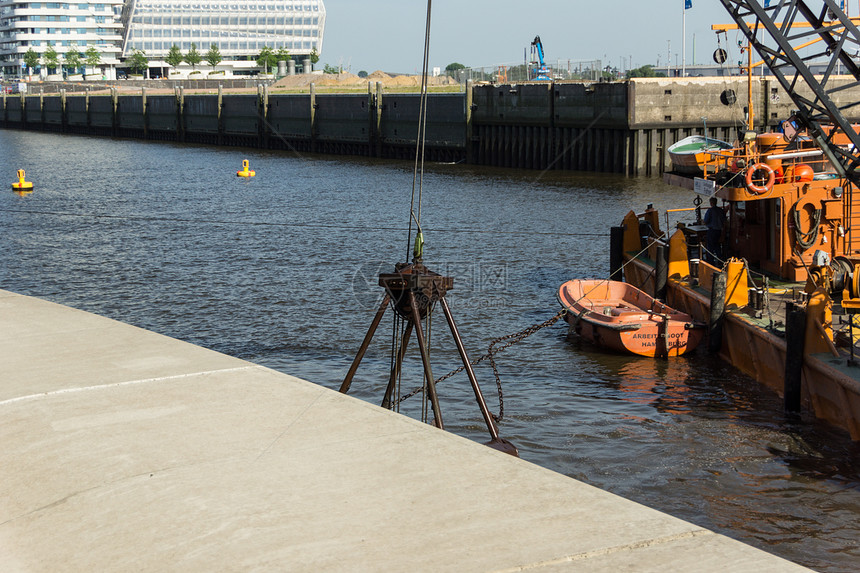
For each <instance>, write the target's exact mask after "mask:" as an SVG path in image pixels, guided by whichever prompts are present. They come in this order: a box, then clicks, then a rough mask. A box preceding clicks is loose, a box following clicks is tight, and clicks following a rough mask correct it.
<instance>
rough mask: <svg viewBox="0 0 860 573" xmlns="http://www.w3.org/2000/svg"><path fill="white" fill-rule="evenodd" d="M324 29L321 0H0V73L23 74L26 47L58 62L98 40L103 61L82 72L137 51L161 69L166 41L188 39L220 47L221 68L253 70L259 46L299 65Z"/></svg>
mask: <svg viewBox="0 0 860 573" xmlns="http://www.w3.org/2000/svg"><path fill="white" fill-rule="evenodd" d="M324 29H325V6H324V5H323V0H78V1H77V2H69V1H66V2H41V1H39V2H30V1H28V0H0V72H2V74H3V75H4V76H6V77H17V76H19V75H26V74H27V70H26V69H25V67H24V54H25V53H26V52H27V51H28V50H30V49H32V50H34V51H35V52H36V53H37V54H38V55H39V57H40V58H42V59H44V53H45V50H47V49H48V47H53V48H54V50H55V51H56V52H57V53H58V54H59V63H60V64H61V65H62V63H63V56H64V54H66V53H68V52H69V51H71V50H72V49H76V50H77V51H78V52H79V53H82V54H83V53H84V52H86V51H87V50H88V49H89V48H90V47H95V48H96V49H97V50H98V51H99V54H100V59H101V62H100V66H99V68H98V70H96V69H93V68H91V67H90V68H88V70H87V71H88V72H92V73H97V72H98V73H104V75H106V76H107V77H109V78H111V79H113V77H114V69H115V68H116V67H123V63H122V61H121V60H123V59H125V58H128V57H129V56H131V55H132V54H133V53H134V51H135V50H142V51H143V52H144V53H145V55H146V57H147V58H148V59H149V60H150V63H151V67H153V68H162V69H166V68H168V67H169V66H167V64H166V62H164V58H165V56H167V53H168V52H169V51H170V48H171V46H173V45H174V44H175V45H176V46H178V47H179V49H180V51H181V52H182V53H183V54H187V53H188V51H189V50H190V49H191V44H192V43H193V44H196V46H197V50H198V52H199V53H200V54H201V56H204V55H205V54H206V52H207V51H208V50H209V48H210V46H212V44H215V45H216V46H218V50H219V51H220V53H221V56H222V58H223V62H222V64H220V65H219V66H218V69H219V70H222V71H224V72H226V73H228V74H230V73H233V72H236V73H240V74H241V73H252V72H256V71H257V65H256V61H255V60H256V58H257V55H259V53H260V51H261V50H262V49H263V47H264V46H268V47H269V48H272V50H273V51H277V50H279V49H281V48H283V49H286V50H288V51H289V53H290V56H291V57H292V59H294V60H297V61H298V62H299V64H301V62H302V60H303V59H305V58H307V57H308V56H309V55H310V54H311V53H312V52H314V51H315V52H316V53H317V54H319V53H321V52H322V43H323V31H324ZM42 64H44V62H42ZM202 65H203V66H205V65H206V64H205V62H204V63H203V64H202ZM189 69H190V67H189ZM37 70H38V72H39V74H40V75H41V76H42V77H45V75H46V74H47V72H48V71H49V70H48V69H47V68H46V66H44V65H40V66H38V67H37ZM37 70H31V71H33V72H34V73H35V72H36V71H37ZM54 71H55V72H57V73H60V71H61V70H59V69H57V70H54ZM79 71H80V70H79Z"/></svg>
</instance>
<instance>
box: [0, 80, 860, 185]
mask: <svg viewBox="0 0 860 573" xmlns="http://www.w3.org/2000/svg"><path fill="white" fill-rule="evenodd" d="M840 82H843V83H848V82H849V79H847V78H846V79H841V78H839V79H835V80H831V84H832V87H838V85H839V83H840ZM147 89H148V88H147V87H141V88H140V93H139V94H131V95H128V94H122V95H120V93H119V92H118V91H117V90H116V89H115V88H114V89H112V90H111V91H110V93H109V94H107V95H104V94H99V95H93V94H90V93H89V92H87V93H83V94H78V93H67V92H61V93H60V94H58V95H50V94H39V95H34V94H30V95H3V96H2V98H0V127H3V128H11V129H24V130H36V131H55V132H64V133H79V134H92V135H103V136H112V137H128V138H142V139H154V140H166V141H180V142H183V141H187V142H194V143H205V144H212V145H233V146H244V147H253V148H264V149H287V150H294V151H303V152H317V153H329V154H340V155H358V156H368V157H381V158H395V159H410V158H412V157H414V153H415V145H416V140H417V138H418V133H419V129H418V122H417V117H418V113H419V107H420V98H419V96H418V94H388V93H383V91H382V89H381V86H380V85H379V84H376V86H375V88H374V86H373V84H368V92H367V93H366V94H317V93H316V92H315V89H314V86H313V85H312V86H311V88H310V93H308V94H270V93H269V91H268V86H262V85H259V86H257V93H256V94H253V93H252V94H224V93H223V90H222V89H220V88H219V89H218V93H217V94H214V93H213V94H206V95H199V94H194V95H191V94H188V95H186V94H185V93H184V90H183V89H182V88H179V87H177V88H176V89H175V91H174V94H170V95H150V94H147ZM748 90H749V96H750V98H749V99H750V100H751V101H752V108H753V115H754V118H755V124H756V129H757V130H759V131H763V130H766V129H769V128H772V127H775V126H776V125H777V124H778V122H779V121H781V120H783V119H785V118H787V117H789V116H790V115H791V112H792V109H793V108H794V104H793V102H792V100H791V98H790V97H789V96H788V94H786V93H785V92H784V91H783V90H782V88H781V87H780V86H779V84H778V83H777V82H776V80H774V79H773V78H754V80H753V82H752V84H751V86H750V87H749V88H748V87H747V83H746V80H745V78H738V77H729V78H637V79H633V80H629V81H624V82H606V83H585V82H576V83H532V84H520V85H490V84H479V85H471V84H469V85H467V88H466V91H465V93H459V94H457V93H455V94H430V96H429V98H428V103H427V106H428V114H427V124H426V126H425V130H426V139H425V141H426V143H425V157H426V159H428V160H429V161H446V162H466V163H470V164H476V165H487V166H494V167H510V168H519V169H540V170H545V169H554V170H574V171H602V172H611V173H622V174H626V175H659V174H661V173H662V172H663V171H664V170H666V169H668V168H669V167H670V160H669V157H668V154H667V153H666V149H667V148H668V147H669V146H670V145H672V144H673V143H675V142H676V141H679V140H681V139H683V138H685V137H687V136H689V135H693V134H703V133H704V132H705V130H707V133H708V135H709V136H710V137H715V138H718V139H723V140H726V141H729V142H731V141H733V140H735V139H736V138H737V137H738V134H739V132H741V131H743V130H744V129H745V123H746V117H747V115H746V113H747V111H746V109H747V101H748ZM798 92H799V93H801V94H802V95H804V96H806V97H810V98H811V97H812V94H811V93H810V92H809V90H807V89H806V88H803V87H801V88H798ZM833 97H834V99H835V100H836V102H837V104H840V105H844V104H848V103H850V102H856V101H860V88H856V87H850V88H848V89H844V90H841V91H835V92H833ZM852 112H853V113H854V114H856V115H857V116H856V117H852V116H851V115H850V114H849V116H848V117H849V119H850V120H853V121H860V112H857V111H853V108H852Z"/></svg>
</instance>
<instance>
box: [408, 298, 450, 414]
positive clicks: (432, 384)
mask: <svg viewBox="0 0 860 573" xmlns="http://www.w3.org/2000/svg"><path fill="white" fill-rule="evenodd" d="M408 292H409V306H411V307H412V324H413V325H414V326H415V338H416V339H418V349H419V350H421V362H422V363H423V364H424V378H425V379H426V380H427V394H428V395H429V397H430V404H431V405H432V406H433V415H434V417H435V420H434V421H435V422H436V427H437V428H439V429H440V430H444V429H445V428H444V424H443V423H442V410H441V409H440V407H439V396H438V395H437V394H436V381H435V379H434V378H433V370H432V369H431V368H430V354H429V353H428V352H427V345H426V342H425V340H424V331H423V330H422V329H421V315H420V314H418V303H417V301H416V300H415V293H414V292H413V291H412V290H411V289H410V290H409V291H408Z"/></svg>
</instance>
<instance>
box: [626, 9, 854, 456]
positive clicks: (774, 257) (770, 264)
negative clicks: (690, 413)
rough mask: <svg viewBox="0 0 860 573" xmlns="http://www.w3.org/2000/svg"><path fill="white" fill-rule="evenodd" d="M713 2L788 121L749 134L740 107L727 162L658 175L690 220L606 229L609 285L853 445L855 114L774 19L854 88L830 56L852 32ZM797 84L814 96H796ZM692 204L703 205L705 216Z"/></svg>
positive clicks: (799, 12) (815, 14)
mask: <svg viewBox="0 0 860 573" xmlns="http://www.w3.org/2000/svg"><path fill="white" fill-rule="evenodd" d="M721 2H723V4H724V5H725V7H726V8H727V10H728V11H729V13H730V14H731V15H732V16H733V17H734V18H735V21H736V22H737V24H738V25H737V29H739V30H740V31H741V32H742V33H744V34H745V35H746V37H747V39H748V41H749V43H750V46H751V47H755V49H756V50H757V51H758V52H759V54H760V55H761V56H762V58H763V59H764V62H765V64H767V66H768V67H769V68H770V69H771V71H772V72H773V74H774V76H775V77H776V79H777V80H778V81H779V83H780V85H781V86H782V88H783V89H784V90H785V91H786V93H788V94H789V96H790V97H791V98H792V100H793V101H794V103H795V104H796V105H797V108H798V110H797V112H796V115H795V116H793V117H792V118H790V119H789V120H787V121H785V122H783V123H782V124H781V128H782V131H781V132H780V133H755V131H754V130H753V129H754V124H753V121H752V117H753V115H752V109H751V108H752V106H751V104H750V107H749V117H748V121H749V123H748V126H747V127H746V131H745V132H743V133H742V136H741V137H740V138H739V142H738V143H736V144H735V149H733V150H732V151H731V152H730V153H728V154H727V153H726V152H725V151H721V152H719V153H713V154H710V155H709V157H708V158H706V159H705V160H704V161H703V164H702V165H701V167H702V173H703V174H704V176H703V177H698V178H689V177H685V176H683V175H678V174H667V176H666V177H665V180H666V181H667V182H668V183H670V184H673V185H679V186H682V187H686V188H689V189H690V190H691V191H693V190H695V191H696V192H697V193H698V196H694V197H695V200H694V201H693V204H694V206H691V207H687V208H684V209H673V210H671V211H674V212H676V213H677V212H678V211H690V212H693V211H695V220H691V221H690V222H688V223H683V222H681V223H677V224H676V225H675V229H674V230H673V231H671V232H670V231H669V229H668V227H669V224H668V217H669V214H668V213H667V214H666V218H665V219H663V217H662V216H661V215H660V214H659V213H658V212H657V211H656V210H654V209H652V208H651V207H650V206H649V207H648V208H647V209H645V210H644V212H642V213H638V214H637V213H635V212H632V211H631V212H630V213H629V214H628V215H627V216H626V217H625V218H624V221H623V224H622V225H621V226H620V227H615V228H613V230H612V247H611V251H612V255H611V256H612V261H611V265H610V266H611V268H612V270H611V278H615V279H618V278H620V276H621V274H622V273H623V278H624V281H625V282H627V283H628V284H631V285H633V286H635V287H637V288H640V289H642V290H645V291H646V292H648V293H651V294H654V295H655V296H657V297H658V298H662V299H663V300H665V302H666V304H668V305H670V306H671V307H673V308H676V309H679V310H680V311H682V312H685V313H687V314H689V315H690V316H691V317H692V318H693V319H695V320H699V321H704V322H707V324H708V328H709V337H708V348H709V350H710V351H711V352H714V353H718V354H719V356H720V357H722V358H724V359H725V360H727V361H728V362H730V363H731V364H733V365H734V366H736V367H737V368H738V369H740V370H741V371H743V372H745V373H746V374H748V375H750V376H752V377H754V378H755V379H756V380H758V381H759V382H761V383H763V384H765V385H767V386H768V387H770V388H772V389H773V390H774V391H776V392H778V393H780V394H782V395H783V396H784V398H785V408H786V410H787V411H789V412H807V413H810V414H813V415H814V416H816V417H818V418H820V419H824V420H827V421H829V422H831V423H833V424H835V425H837V426H840V427H842V428H844V429H845V430H847V431H848V432H849V433H850V435H851V436H852V438H854V439H855V440H860V362H858V361H857V360H855V352H856V350H855V346H856V344H857V341H858V334H860V333H858V332H857V331H856V328H855V326H857V325H856V324H855V314H857V313H860V191H858V185H860V134H858V130H857V127H856V126H855V125H852V124H851V123H850V122H849V121H848V120H847V119H846V118H845V114H843V109H847V108H849V107H851V106H853V105H854V104H855V102H850V103H849V104H847V105H843V106H842V107H840V106H838V105H836V104H835V103H834V101H833V100H832V99H831V95H832V94H834V93H835V92H837V91H838V88H833V87H832V86H830V85H828V81H829V80H830V72H829V71H828V73H826V74H825V75H823V76H814V75H813V74H812V73H811V72H810V71H809V67H808V66H807V61H806V58H802V57H801V56H800V55H799V54H798V53H797V52H796V51H795V50H794V49H793V47H792V45H791V41H792V40H794V39H795V38H794V37H792V38H789V37H788V36H787V34H789V33H790V30H789V28H790V26H788V27H787V26H783V25H782V23H781V22H780V21H777V20H775V19H777V18H782V19H784V20H785V21H789V20H791V21H794V20H795V19H796V20H798V21H799V20H805V22H804V25H806V26H807V28H808V29H811V30H812V31H811V32H809V31H808V32H807V33H806V34H804V36H814V35H816V34H817V36H818V37H820V40H821V41H822V42H824V43H825V44H826V46H827V50H826V54H828V55H829V56H830V57H831V63H830V67H829V68H828V70H832V69H834V68H835V67H836V64H837V63H839V64H840V65H842V66H844V69H846V70H848V72H849V73H850V74H852V75H853V76H854V80H855V81H860V67H858V66H857V64H856V63H855V62H854V61H853V60H852V58H851V57H850V55H849V54H847V53H846V52H843V51H842V49H841V47H842V45H843V42H847V43H846V45H848V43H850V44H852V45H856V44H858V43H860V32H858V29H857V27H856V26H855V24H854V23H853V22H852V21H851V20H850V19H849V18H848V17H847V16H846V15H845V14H844V13H843V12H841V11H839V10H835V11H830V12H828V11H825V12H823V13H822V12H821V11H820V10H812V9H810V8H809V7H808V6H807V2H805V1H804V0H797V1H796V2H793V3H792V6H793V8H791V10H793V11H792V12H791V13H786V12H785V11H786V10H788V8H786V7H785V6H784V5H783V3H779V4H778V5H775V6H771V7H768V8H765V7H763V6H762V5H761V3H759V2H755V1H752V0H750V1H744V0H721ZM794 10H796V11H794ZM795 23H796V22H795ZM759 36H762V37H759ZM773 46H777V47H778V48H777V49H774V47H773ZM748 50H750V48H748ZM751 69H752V64H751V63H750V64H749V65H748V67H747V70H748V71H749V70H751ZM787 73H790V74H792V76H793V77H786V75H785V74H787ZM800 85H804V86H805V88H806V89H808V90H811V91H812V93H813V95H814V97H812V98H810V97H809V96H808V95H807V96H801V95H798V94H797V93H796V92H795V87H800ZM703 195H704V196H709V197H710V198H711V199H712V203H711V205H712V207H711V209H709V212H708V213H707V214H705V215H704V216H703V213H702V208H701V204H702V196H703ZM719 202H722V206H720V205H718V204H717V203H719ZM662 221H666V224H665V227H666V229H665V230H663V229H661V226H660V223H661V222H662Z"/></svg>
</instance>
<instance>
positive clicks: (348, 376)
mask: <svg viewBox="0 0 860 573" xmlns="http://www.w3.org/2000/svg"><path fill="white" fill-rule="evenodd" d="M389 300H391V298H390V297H389V296H388V294H387V293H386V295H385V297H384V298H383V299H382V304H381V305H379V310H377V311H376V316H374V317H373V321H372V322H371V323H370V328H368V329H367V334H365V335H364V340H363V341H362V343H361V348H359V349H358V354H356V355H355V359H353V361H352V366H350V367H349V372H347V373H346V377H345V378H344V379H343V383H342V384H341V385H340V393H341V394H346V393H347V392H349V386H350V385H351V384H352V378H353V376H355V371H356V370H358V365H359V364H361V359H362V358H364V353H365V352H367V347H368V346H370V341H371V340H373V335H374V333H375V332H376V329H377V327H378V326H379V321H380V320H382V315H384V314H385V309H387V308H388V301H389Z"/></svg>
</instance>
